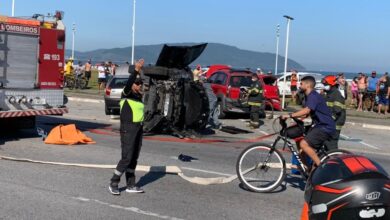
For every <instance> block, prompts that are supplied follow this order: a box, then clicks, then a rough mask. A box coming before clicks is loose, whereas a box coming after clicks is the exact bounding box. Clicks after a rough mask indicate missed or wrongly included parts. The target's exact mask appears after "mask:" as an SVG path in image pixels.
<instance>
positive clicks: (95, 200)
mask: <svg viewBox="0 0 390 220" xmlns="http://www.w3.org/2000/svg"><path fill="white" fill-rule="evenodd" d="M72 198H73V199H76V200H79V201H82V202H94V203H97V204H100V205H105V206H108V207H111V208H115V209H121V210H125V211H130V212H134V213H137V214H141V215H147V216H153V217H156V218H160V219H171V220H182V219H180V218H175V217H170V216H166V215H160V214H157V213H153V212H149V211H144V210H141V209H139V208H136V207H125V206H121V205H115V204H110V203H107V202H102V201H99V200H97V199H88V198H84V197H72Z"/></svg>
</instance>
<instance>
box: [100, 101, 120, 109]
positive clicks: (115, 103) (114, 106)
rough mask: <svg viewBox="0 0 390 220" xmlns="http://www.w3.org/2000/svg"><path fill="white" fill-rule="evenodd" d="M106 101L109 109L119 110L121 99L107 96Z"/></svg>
mask: <svg viewBox="0 0 390 220" xmlns="http://www.w3.org/2000/svg"><path fill="white" fill-rule="evenodd" d="M104 102H105V103H106V106H107V108H108V109H115V110H116V109H117V110H119V102H120V99H113V98H105V99H104Z"/></svg>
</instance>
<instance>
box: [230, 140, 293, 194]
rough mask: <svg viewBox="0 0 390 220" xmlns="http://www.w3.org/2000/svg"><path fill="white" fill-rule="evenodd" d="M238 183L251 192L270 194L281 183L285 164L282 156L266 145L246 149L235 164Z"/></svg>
mask: <svg viewBox="0 0 390 220" xmlns="http://www.w3.org/2000/svg"><path fill="white" fill-rule="evenodd" d="M236 171H237V176H238V178H239V180H240V182H241V183H242V184H243V185H244V186H245V187H246V188H247V189H248V190H250V191H253V192H271V191H273V190H274V189H276V188H277V187H278V186H280V184H281V183H282V182H283V180H284V178H285V175H286V162H285V160H284V158H283V156H282V154H281V153H280V152H279V151H278V150H276V149H272V148H271V147H270V146H269V145H268V144H262V143H257V144H253V145H251V146H249V147H247V148H246V149H245V150H243V151H242V152H241V154H240V156H239V157H238V160H237V164H236Z"/></svg>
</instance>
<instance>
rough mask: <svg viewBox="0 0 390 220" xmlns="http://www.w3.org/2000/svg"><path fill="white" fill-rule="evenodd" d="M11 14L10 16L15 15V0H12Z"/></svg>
mask: <svg viewBox="0 0 390 220" xmlns="http://www.w3.org/2000/svg"><path fill="white" fill-rule="evenodd" d="M11 16H12V17H15V0H12V12H11Z"/></svg>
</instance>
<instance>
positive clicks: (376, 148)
mask: <svg viewBox="0 0 390 220" xmlns="http://www.w3.org/2000/svg"><path fill="white" fill-rule="evenodd" d="M340 136H341V137H343V138H345V139H347V140H348V139H352V138H350V137H348V136H347V135H344V134H340ZM359 143H360V144H362V145H364V146H367V147H369V148H372V149H375V150H379V149H380V148H379V147H375V146H373V145H371V144H367V143H366V142H364V141H359Z"/></svg>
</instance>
